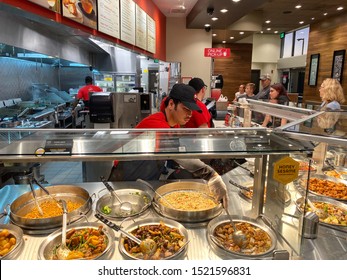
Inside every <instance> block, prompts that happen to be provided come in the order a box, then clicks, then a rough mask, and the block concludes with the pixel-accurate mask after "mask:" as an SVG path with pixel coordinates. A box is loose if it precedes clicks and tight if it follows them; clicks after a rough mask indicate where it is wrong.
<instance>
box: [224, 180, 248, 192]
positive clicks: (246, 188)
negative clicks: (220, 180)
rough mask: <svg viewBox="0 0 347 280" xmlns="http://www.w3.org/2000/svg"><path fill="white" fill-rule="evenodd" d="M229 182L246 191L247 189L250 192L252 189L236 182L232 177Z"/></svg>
mask: <svg viewBox="0 0 347 280" xmlns="http://www.w3.org/2000/svg"><path fill="white" fill-rule="evenodd" d="M229 183H230V184H232V185H234V186H235V187H237V188H239V189H241V190H245V191H247V192H249V191H251V190H252V189H251V188H250V187H245V186H242V185H240V184H238V183H236V182H235V181H233V180H231V179H230V180H229Z"/></svg>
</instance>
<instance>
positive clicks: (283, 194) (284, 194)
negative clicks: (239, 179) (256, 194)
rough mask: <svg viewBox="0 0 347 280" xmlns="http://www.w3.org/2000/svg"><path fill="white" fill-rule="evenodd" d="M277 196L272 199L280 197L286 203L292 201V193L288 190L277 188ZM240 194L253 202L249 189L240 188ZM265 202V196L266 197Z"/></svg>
mask: <svg viewBox="0 0 347 280" xmlns="http://www.w3.org/2000/svg"><path fill="white" fill-rule="evenodd" d="M275 191H276V192H275V196H274V197H273V198H272V199H278V200H280V201H281V202H283V203H284V204H289V203H290V202H291V195H290V192H289V191H288V190H285V191H284V192H279V191H277V189H275ZM239 195H240V197H241V198H243V199H245V200H246V201H247V202H252V198H249V196H248V191H246V190H240V191H239ZM264 202H265V197H264Z"/></svg>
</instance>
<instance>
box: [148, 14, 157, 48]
mask: <svg viewBox="0 0 347 280" xmlns="http://www.w3.org/2000/svg"><path fill="white" fill-rule="evenodd" d="M155 32H156V27H155V21H154V19H152V18H151V17H150V16H149V15H147V51H149V52H151V53H155V51H156V46H155V44H156V34H155Z"/></svg>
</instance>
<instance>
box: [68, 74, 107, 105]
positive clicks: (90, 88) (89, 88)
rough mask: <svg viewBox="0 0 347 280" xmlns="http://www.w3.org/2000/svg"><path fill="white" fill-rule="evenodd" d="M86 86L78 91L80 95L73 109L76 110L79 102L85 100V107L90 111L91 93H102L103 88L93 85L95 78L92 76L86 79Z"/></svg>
mask: <svg viewBox="0 0 347 280" xmlns="http://www.w3.org/2000/svg"><path fill="white" fill-rule="evenodd" d="M85 84H86V85H85V86H84V87H81V88H80V89H79V90H78V93H77V95H76V100H75V102H74V103H73V105H72V109H75V107H76V106H77V104H78V102H79V101H80V100H83V103H84V106H85V108H86V109H88V106H89V94H90V93H91V92H101V91H102V88H100V87H98V86H95V85H93V78H92V77H91V76H87V77H86V78H85Z"/></svg>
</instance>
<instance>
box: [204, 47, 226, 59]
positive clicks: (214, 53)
mask: <svg viewBox="0 0 347 280" xmlns="http://www.w3.org/2000/svg"><path fill="white" fill-rule="evenodd" d="M204 56H205V57H213V58H226V57H230V49H229V48H205V52H204Z"/></svg>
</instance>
